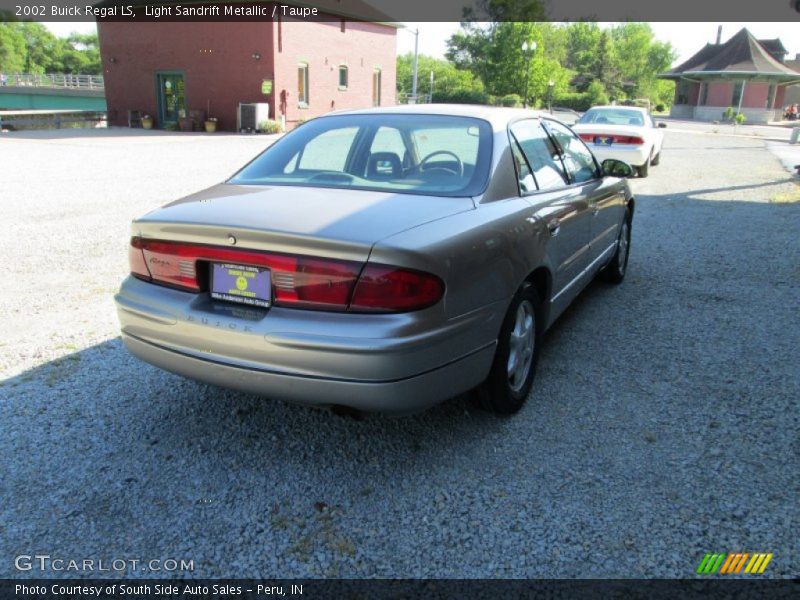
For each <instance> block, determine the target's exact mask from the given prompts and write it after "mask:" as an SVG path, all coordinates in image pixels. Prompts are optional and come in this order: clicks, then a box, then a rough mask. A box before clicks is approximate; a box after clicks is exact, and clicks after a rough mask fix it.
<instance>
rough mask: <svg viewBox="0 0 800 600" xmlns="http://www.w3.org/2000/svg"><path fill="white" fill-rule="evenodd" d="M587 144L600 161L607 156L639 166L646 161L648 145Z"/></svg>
mask: <svg viewBox="0 0 800 600" xmlns="http://www.w3.org/2000/svg"><path fill="white" fill-rule="evenodd" d="M588 146H589V148H591V150H592V152H593V153H594V155H595V156H596V157H597V160H598V161H600V162H603V161H604V160H606V159H608V158H613V159H616V160H621V161H624V162H626V163H628V164H629V165H631V166H634V167H641V166H642V165H644V164H645V163H646V162H647V158H648V156H649V152H650V147H649V146H624V145H611V146H602V145H595V144H588Z"/></svg>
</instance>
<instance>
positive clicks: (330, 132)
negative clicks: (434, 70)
mask: <svg viewBox="0 0 800 600" xmlns="http://www.w3.org/2000/svg"><path fill="white" fill-rule="evenodd" d="M491 145H492V130H491V126H490V125H489V123H488V122H486V121H483V120H481V119H475V118H471V117H453V116H442V115H403V114H366V115H364V114H362V115H332V116H328V117H322V118H319V119H314V120H312V121H309V122H308V123H304V124H303V125H301V126H300V127H298V128H297V129H295V130H293V131H292V132H290V133H288V134H286V135H285V136H284V137H283V138H281V139H280V140H278V141H277V142H276V143H275V144H273V145H272V146H270V147H269V148H268V149H267V150H265V151H264V152H263V153H262V154H260V155H259V156H257V157H256V158H255V159H254V160H253V161H252V162H251V163H250V164H248V165H247V166H246V167H245V168H244V169H242V170H241V171H239V172H238V173H237V174H236V175H234V176H233V178H231V179H230V180H229V183H235V184H243V185H287V186H312V187H328V188H343V189H363V190H376V191H386V192H398V193H408V194H425V195H431V196H475V195H478V194H481V193H482V192H483V191H484V189H485V188H486V183H487V180H488V177H489V165H490V162H491Z"/></svg>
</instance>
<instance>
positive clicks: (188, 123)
mask: <svg viewBox="0 0 800 600" xmlns="http://www.w3.org/2000/svg"><path fill="white" fill-rule="evenodd" d="M178 125H179V126H180V130H181V131H191V130H192V129H193V125H194V123H192V119H191V118H189V117H187V116H186V110H185V109H183V108H182V109H181V110H179V111H178Z"/></svg>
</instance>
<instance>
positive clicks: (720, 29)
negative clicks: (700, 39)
mask: <svg viewBox="0 0 800 600" xmlns="http://www.w3.org/2000/svg"><path fill="white" fill-rule="evenodd" d="M721 43H722V25H720V26H719V27H717V45H719V44H721Z"/></svg>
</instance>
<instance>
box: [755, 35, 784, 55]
mask: <svg viewBox="0 0 800 600" xmlns="http://www.w3.org/2000/svg"><path fill="white" fill-rule="evenodd" d="M758 43H759V44H761V45H762V46H763V47H764V48H765V49H766V51H767V52H769V53H770V54H771V55H772V56H774V57H775V58H777V59H778V60H783V57H784V56H786V53H787V52H788V50H787V49H786V48H784V47H783V42H781V41H780V40H779V39H778V38H775V39H773V40H758Z"/></svg>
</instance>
